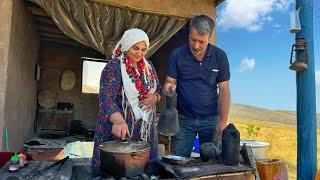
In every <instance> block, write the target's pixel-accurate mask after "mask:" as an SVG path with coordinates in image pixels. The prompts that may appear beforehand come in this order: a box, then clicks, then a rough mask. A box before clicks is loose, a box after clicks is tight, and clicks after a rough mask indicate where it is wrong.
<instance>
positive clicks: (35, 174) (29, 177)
mask: <svg viewBox="0 0 320 180" xmlns="http://www.w3.org/2000/svg"><path fill="white" fill-rule="evenodd" d="M68 159H69V156H67V157H65V158H63V159H61V160H59V161H57V162H55V163H53V164H51V165H49V166H47V167H45V168H43V169H41V170H38V171H37V172H35V173H33V174H31V175H29V176H28V177H27V179H34V177H36V176H38V175H40V174H43V173H44V172H46V171H48V170H50V169H52V168H53V167H55V166H57V165H59V164H60V166H59V167H58V169H57V171H60V169H61V167H62V166H63V164H64V163H65V162H66V161H67V160H68Z"/></svg>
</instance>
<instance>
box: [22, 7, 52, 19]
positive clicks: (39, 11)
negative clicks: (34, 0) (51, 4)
mask: <svg viewBox="0 0 320 180" xmlns="http://www.w3.org/2000/svg"><path fill="white" fill-rule="evenodd" d="M27 9H28V10H29V11H30V12H31V13H32V14H35V15H38V16H45V17H48V16H49V15H48V14H47V13H46V12H45V11H44V10H42V9H41V8H36V7H31V6H28V7H27Z"/></svg>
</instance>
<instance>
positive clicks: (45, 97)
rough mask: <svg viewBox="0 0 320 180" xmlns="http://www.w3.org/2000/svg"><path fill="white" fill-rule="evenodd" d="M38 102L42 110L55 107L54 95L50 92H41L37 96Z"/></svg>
mask: <svg viewBox="0 0 320 180" xmlns="http://www.w3.org/2000/svg"><path fill="white" fill-rule="evenodd" d="M38 102H39V104H40V106H41V107H42V108H44V109H51V108H53V107H54V106H55V105H56V94H55V93H53V92H52V91H50V90H42V91H40V92H39V94H38Z"/></svg>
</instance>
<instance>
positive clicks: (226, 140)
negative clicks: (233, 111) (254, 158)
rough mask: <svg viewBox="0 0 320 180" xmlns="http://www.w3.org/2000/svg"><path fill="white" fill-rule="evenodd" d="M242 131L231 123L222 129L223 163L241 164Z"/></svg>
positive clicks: (230, 164)
mask: <svg viewBox="0 0 320 180" xmlns="http://www.w3.org/2000/svg"><path fill="white" fill-rule="evenodd" d="M239 154H240V132H239V131H238V130H237V129H236V127H235V126H234V125H233V124H232V123H230V124H229V125H228V126H227V127H226V128H225V129H224V130H223V131H222V152H221V159H222V163H223V164H225V165H229V166H236V165H238V164H239Z"/></svg>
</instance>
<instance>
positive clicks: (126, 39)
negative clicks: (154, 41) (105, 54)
mask: <svg viewBox="0 0 320 180" xmlns="http://www.w3.org/2000/svg"><path fill="white" fill-rule="evenodd" d="M140 41H144V42H145V43H146V45H147V49H148V48H149V38H148V35H147V34H146V33H145V32H144V31H142V30H141V29H137V28H134V29H129V30H126V31H125V32H124V34H123V36H122V38H121V39H120V41H118V43H117V44H116V46H115V47H114V49H113V54H112V58H115V52H116V50H117V49H118V48H119V47H120V49H121V52H126V51H128V50H129V48H130V47H131V46H133V45H134V44H136V43H137V42H140ZM122 56H123V53H122ZM122 58H123V57H121V58H120V57H119V58H118V59H122Z"/></svg>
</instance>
